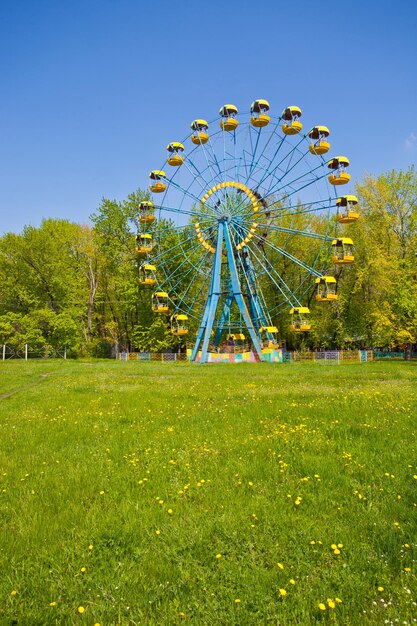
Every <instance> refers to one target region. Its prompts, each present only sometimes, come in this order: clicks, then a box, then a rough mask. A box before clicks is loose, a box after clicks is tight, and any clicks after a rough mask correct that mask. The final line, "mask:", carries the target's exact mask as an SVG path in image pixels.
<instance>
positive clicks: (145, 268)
mask: <svg viewBox="0 0 417 626" xmlns="http://www.w3.org/2000/svg"><path fill="white" fill-rule="evenodd" d="M155 272H156V267H155V265H149V264H148V263H146V264H145V265H141V266H140V268H139V285H145V286H147V285H150V286H152V285H156V278H155Z"/></svg>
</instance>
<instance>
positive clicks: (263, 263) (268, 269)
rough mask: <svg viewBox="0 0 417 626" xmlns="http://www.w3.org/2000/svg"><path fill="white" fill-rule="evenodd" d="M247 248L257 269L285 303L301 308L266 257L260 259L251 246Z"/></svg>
mask: <svg viewBox="0 0 417 626" xmlns="http://www.w3.org/2000/svg"><path fill="white" fill-rule="evenodd" d="M248 248H249V250H250V254H251V255H252V256H253V257H254V259H256V261H257V263H258V265H259V267H260V268H261V269H262V270H263V271H264V272H265V274H266V275H267V276H268V277H269V279H270V280H271V281H272V283H273V284H274V285H275V287H276V288H277V289H278V291H279V292H280V293H281V295H282V296H283V297H284V298H285V301H286V302H288V303H289V304H290V306H291V307H293V306H301V304H300V302H299V301H298V298H297V297H296V295H295V294H294V293H293V292H292V290H291V289H290V287H289V286H288V285H287V283H286V282H285V280H284V279H283V278H282V276H281V275H280V274H279V272H277V270H276V269H275V268H274V266H273V265H272V263H271V262H270V261H269V260H268V259H267V257H266V256H265V257H263V258H261V257H260V256H259V255H258V254H257V253H256V252H255V251H254V249H253V246H251V245H250V244H249V245H248ZM274 275H275V276H276V278H275V277H274ZM277 280H278V282H277Z"/></svg>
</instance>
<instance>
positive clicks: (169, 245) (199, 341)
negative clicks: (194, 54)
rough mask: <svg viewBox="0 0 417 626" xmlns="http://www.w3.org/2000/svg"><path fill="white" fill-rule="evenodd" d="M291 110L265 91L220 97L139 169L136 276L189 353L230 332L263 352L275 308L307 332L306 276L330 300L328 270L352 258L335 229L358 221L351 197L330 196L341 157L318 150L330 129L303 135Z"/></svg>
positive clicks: (343, 162) (344, 161)
mask: <svg viewBox="0 0 417 626" xmlns="http://www.w3.org/2000/svg"><path fill="white" fill-rule="evenodd" d="M301 117H302V111H301V109H300V108H299V107H298V106H287V107H286V108H285V109H284V110H283V112H282V114H281V115H277V116H275V117H274V116H273V115H271V111H270V105H269V103H268V101H267V100H255V101H254V102H253V103H252V105H251V107H250V110H249V111H248V112H247V113H246V114H243V115H239V113H238V109H237V107H236V106H235V105H233V104H226V105H224V106H222V107H221V108H220V111H219V116H218V117H217V118H216V119H214V120H212V121H210V122H207V121H206V120H204V119H195V120H194V121H192V122H191V125H190V127H191V132H190V133H189V134H188V135H187V136H186V137H185V138H184V139H182V140H181V141H172V142H171V143H169V144H168V145H167V148H166V149H167V154H166V157H165V160H164V163H163V164H162V165H161V168H160V169H155V170H152V171H151V172H150V174H149V177H150V184H149V189H150V194H149V199H148V200H146V201H143V202H142V203H141V204H140V206H139V224H140V232H139V233H138V234H137V237H136V242H137V244H136V253H137V255H138V259H139V263H138V265H139V278H138V281H139V285H140V286H141V287H149V288H152V289H151V290H150V293H149V296H150V298H151V301H152V310H153V311H154V312H155V314H162V315H166V316H168V319H169V323H170V326H171V331H172V333H173V334H174V335H177V336H179V337H182V336H186V335H188V337H187V339H189V338H192V343H193V349H192V352H191V360H197V359H198V360H200V362H205V361H206V360H207V356H208V352H209V351H210V350H217V351H218V350H220V349H221V346H222V345H223V344H224V342H227V341H228V340H230V339H231V340H233V341H242V342H243V341H249V342H250V344H251V349H252V350H253V351H254V352H255V353H256V354H257V356H258V358H259V360H263V350H265V349H271V348H274V347H276V346H277V345H278V341H279V338H278V322H277V320H279V319H280V318H281V316H282V315H283V314H284V315H286V316H287V318H288V316H289V324H290V328H291V330H292V331H293V332H296V333H302V332H308V331H309V330H310V329H311V324H310V321H309V312H310V311H309V308H308V307H307V306H306V304H305V302H304V298H305V297H306V294H308V293H309V292H310V293H311V287H312V284H314V282H315V283H316V285H317V293H316V300H317V301H319V302H331V301H334V300H336V299H337V278H336V276H335V275H333V274H334V273H335V272H332V271H329V269H328V268H329V267H331V266H332V265H334V266H336V267H337V266H343V265H347V264H350V263H352V262H353V261H354V256H353V242H352V240H351V239H350V238H348V237H344V236H338V235H337V233H336V231H337V228H338V225H339V224H349V223H352V222H355V221H356V220H357V219H358V218H359V214H358V211H357V202H358V201H357V199H356V197H355V196H352V195H345V196H339V195H338V193H337V188H338V187H339V186H341V185H344V184H346V183H348V182H349V180H350V174H349V173H348V172H347V171H346V169H347V167H348V166H349V159H348V158H347V157H345V156H336V157H333V158H331V159H330V160H329V159H328V156H327V153H328V151H329V149H330V143H329V135H330V131H329V129H328V128H327V127H326V126H319V125H318V126H313V127H309V129H308V131H307V132H305V131H304V129H303V124H302V122H301V121H300V118H301ZM324 155H326V156H324Z"/></svg>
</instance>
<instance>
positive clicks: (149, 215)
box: [139, 201, 156, 224]
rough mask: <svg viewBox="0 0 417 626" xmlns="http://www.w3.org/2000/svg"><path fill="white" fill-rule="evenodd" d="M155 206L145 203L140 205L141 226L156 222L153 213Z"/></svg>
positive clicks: (151, 203)
mask: <svg viewBox="0 0 417 626" xmlns="http://www.w3.org/2000/svg"><path fill="white" fill-rule="evenodd" d="M154 210H155V206H154V203H153V202H149V201H144V202H141V203H140V205H139V222H140V223H141V224H152V223H153V222H154V221H155V219H156V218H155V215H154V214H153V211H154Z"/></svg>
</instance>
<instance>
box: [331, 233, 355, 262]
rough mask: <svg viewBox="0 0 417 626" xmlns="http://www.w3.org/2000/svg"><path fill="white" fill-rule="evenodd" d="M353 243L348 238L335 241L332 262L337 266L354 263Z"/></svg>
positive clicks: (333, 242)
mask: <svg viewBox="0 0 417 626" xmlns="http://www.w3.org/2000/svg"><path fill="white" fill-rule="evenodd" d="M354 260H355V257H354V256H353V241H352V239H348V238H347V237H341V239H333V241H332V262H333V263H334V264H335V265H348V264H349V263H353V262H354Z"/></svg>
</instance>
